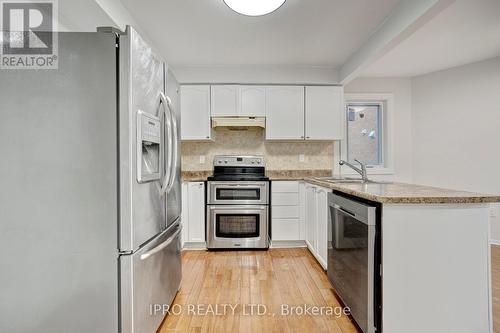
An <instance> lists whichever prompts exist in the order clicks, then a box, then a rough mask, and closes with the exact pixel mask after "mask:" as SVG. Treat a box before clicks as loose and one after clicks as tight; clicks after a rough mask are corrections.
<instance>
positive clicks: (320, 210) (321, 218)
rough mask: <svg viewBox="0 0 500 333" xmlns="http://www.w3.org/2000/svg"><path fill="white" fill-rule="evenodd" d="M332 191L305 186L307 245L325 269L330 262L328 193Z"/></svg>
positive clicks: (319, 187) (309, 185) (314, 186)
mask: <svg viewBox="0 0 500 333" xmlns="http://www.w3.org/2000/svg"><path fill="white" fill-rule="evenodd" d="M329 192H331V190H330V189H327V188H324V187H321V186H316V185H312V184H307V183H306V184H305V226H306V244H307V247H308V248H309V251H311V253H312V254H313V255H314V257H316V259H317V260H318V262H319V263H320V264H321V266H323V268H324V269H326V267H327V262H328V240H327V237H328V193H329Z"/></svg>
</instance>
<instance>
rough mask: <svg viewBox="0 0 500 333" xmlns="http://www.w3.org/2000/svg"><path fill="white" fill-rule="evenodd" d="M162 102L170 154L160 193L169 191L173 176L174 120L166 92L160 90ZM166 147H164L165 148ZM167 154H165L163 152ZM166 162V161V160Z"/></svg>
mask: <svg viewBox="0 0 500 333" xmlns="http://www.w3.org/2000/svg"><path fill="white" fill-rule="evenodd" d="M160 104H162V106H163V107H162V110H163V119H164V123H163V128H165V123H166V124H167V131H168V133H167V135H165V137H166V138H167V150H168V156H167V163H166V164H167V168H166V170H165V174H164V176H163V180H162V181H161V189H160V195H163V194H165V193H166V192H167V190H168V189H167V188H168V184H169V183H170V177H171V168H172V135H171V132H172V129H171V127H172V122H171V118H170V116H169V114H168V113H169V112H167V108H168V101H167V98H166V97H165V94H164V93H163V92H160ZM164 149H165V147H163V150H164ZM163 155H164V156H165V154H163ZM164 158H165V157H164ZM164 163H165V162H164Z"/></svg>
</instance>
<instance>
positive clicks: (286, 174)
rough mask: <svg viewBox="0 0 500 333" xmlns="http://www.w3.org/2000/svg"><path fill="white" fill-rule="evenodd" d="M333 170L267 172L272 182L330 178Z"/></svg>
mask: <svg viewBox="0 0 500 333" xmlns="http://www.w3.org/2000/svg"><path fill="white" fill-rule="evenodd" d="M331 175H332V170H266V176H267V177H269V179H271V180H304V178H308V177H330V176H331Z"/></svg>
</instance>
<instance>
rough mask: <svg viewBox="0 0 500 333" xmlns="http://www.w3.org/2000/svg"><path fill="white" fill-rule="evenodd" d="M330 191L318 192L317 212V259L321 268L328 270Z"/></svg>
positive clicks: (322, 189)
mask: <svg viewBox="0 0 500 333" xmlns="http://www.w3.org/2000/svg"><path fill="white" fill-rule="evenodd" d="M328 192H329V190H328V189H325V188H322V187H319V188H318V189H317V192H316V199H317V200H316V206H317V208H316V212H317V219H316V220H317V223H318V224H317V226H318V233H317V235H318V237H317V244H316V245H317V248H316V258H317V259H318V261H319V263H320V264H321V266H323V268H324V269H326V265H327V261H328V248H327V246H328V244H327V237H328Z"/></svg>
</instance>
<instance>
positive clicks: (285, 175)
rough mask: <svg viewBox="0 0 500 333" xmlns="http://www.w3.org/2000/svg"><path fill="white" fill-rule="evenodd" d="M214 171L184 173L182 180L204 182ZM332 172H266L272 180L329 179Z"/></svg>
mask: <svg viewBox="0 0 500 333" xmlns="http://www.w3.org/2000/svg"><path fill="white" fill-rule="evenodd" d="M212 173H213V171H212V170H204V171H182V174H181V178H182V181H185V182H202V181H205V180H207V177H208V176H211V175H212ZM331 175H332V170H266V176H267V177H269V179H270V180H303V179H304V178H307V177H329V176H331Z"/></svg>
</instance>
